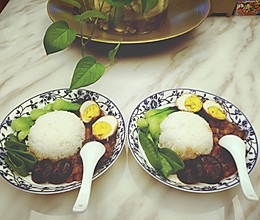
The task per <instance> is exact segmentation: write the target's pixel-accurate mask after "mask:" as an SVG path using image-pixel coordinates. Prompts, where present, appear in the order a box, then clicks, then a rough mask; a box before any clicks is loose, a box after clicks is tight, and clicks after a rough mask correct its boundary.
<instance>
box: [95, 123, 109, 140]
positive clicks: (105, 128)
mask: <svg viewBox="0 0 260 220" xmlns="http://www.w3.org/2000/svg"><path fill="white" fill-rule="evenodd" d="M111 131H112V127H111V125H110V124H109V123H107V122H105V121H100V122H96V123H94V124H93V126H92V132H93V134H94V136H96V137H97V138H98V139H104V137H106V136H107V135H108V134H109V133H110V132H111Z"/></svg>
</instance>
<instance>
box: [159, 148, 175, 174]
mask: <svg viewBox="0 0 260 220" xmlns="http://www.w3.org/2000/svg"><path fill="white" fill-rule="evenodd" d="M159 158H160V161H161V164H162V168H161V169H160V171H161V174H162V175H163V176H164V177H165V178H167V177H168V176H169V175H170V174H172V173H173V168H172V166H171V164H170V163H169V162H168V160H167V159H166V157H165V155H164V154H162V153H160V152H159Z"/></svg>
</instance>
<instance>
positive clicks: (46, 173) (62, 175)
mask: <svg viewBox="0 0 260 220" xmlns="http://www.w3.org/2000/svg"><path fill="white" fill-rule="evenodd" d="M103 115H104V113H102V114H101V116H103ZM93 123H94V122H93ZM93 123H89V124H85V128H86V129H85V142H84V143H83V145H84V144H85V143H87V142H89V141H94V140H96V139H95V137H94V136H93V135H92V129H91V127H92V124H93ZM101 142H102V143H103V144H104V146H105V148H106V151H105V154H104V155H103V156H102V157H101V158H100V160H99V162H98V163H97V166H96V168H95V173H96V172H98V170H100V169H101V168H102V167H103V165H104V164H105V163H106V162H107V160H108V159H109V158H110V157H111V156H112V154H113V149H114V147H115V145H116V133H115V134H114V135H113V136H111V137H110V138H109V139H108V140H103V141H101ZM82 174H83V164H82V160H81V157H80V154H79V152H77V153H75V154H74V155H72V156H71V157H70V158H64V159H61V160H59V161H56V162H55V161H51V160H49V159H44V160H42V161H38V162H37V163H36V166H35V168H34V170H33V171H32V180H33V181H34V182H36V183H45V182H50V183H53V184H60V183H64V182H67V183H70V182H73V181H81V180H82Z"/></svg>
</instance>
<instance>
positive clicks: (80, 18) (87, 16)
mask: <svg viewBox="0 0 260 220" xmlns="http://www.w3.org/2000/svg"><path fill="white" fill-rule="evenodd" d="M90 18H103V19H107V17H106V16H105V15H104V14H103V13H102V12H100V11H97V10H89V11H85V12H83V13H82V14H80V15H75V19H76V20H77V21H85V20H87V19H90Z"/></svg>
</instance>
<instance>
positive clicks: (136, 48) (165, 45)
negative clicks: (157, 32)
mask: <svg viewBox="0 0 260 220" xmlns="http://www.w3.org/2000/svg"><path fill="white" fill-rule="evenodd" d="M195 31H196V30H193V31H191V32H189V33H186V34H183V35H181V36H178V37H175V38H172V39H168V40H163V41H158V42H151V43H141V44H139V43H138V44H121V45H120V48H119V50H118V53H117V55H116V57H117V58H131V57H144V56H151V55H154V54H159V53H165V52H168V51H172V50H176V48H183V47H186V46H185V45H186V44H190V43H191V41H193V40H194V35H195V34H194V33H195ZM115 46H116V44H108V43H99V42H90V43H89V44H88V45H87V47H86V51H87V52H86V53H87V54H88V53H90V54H93V55H94V56H98V57H107V54H108V52H109V50H111V49H113V48H114V47H115ZM77 47H79V50H80V42H79V40H78V43H77Z"/></svg>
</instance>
